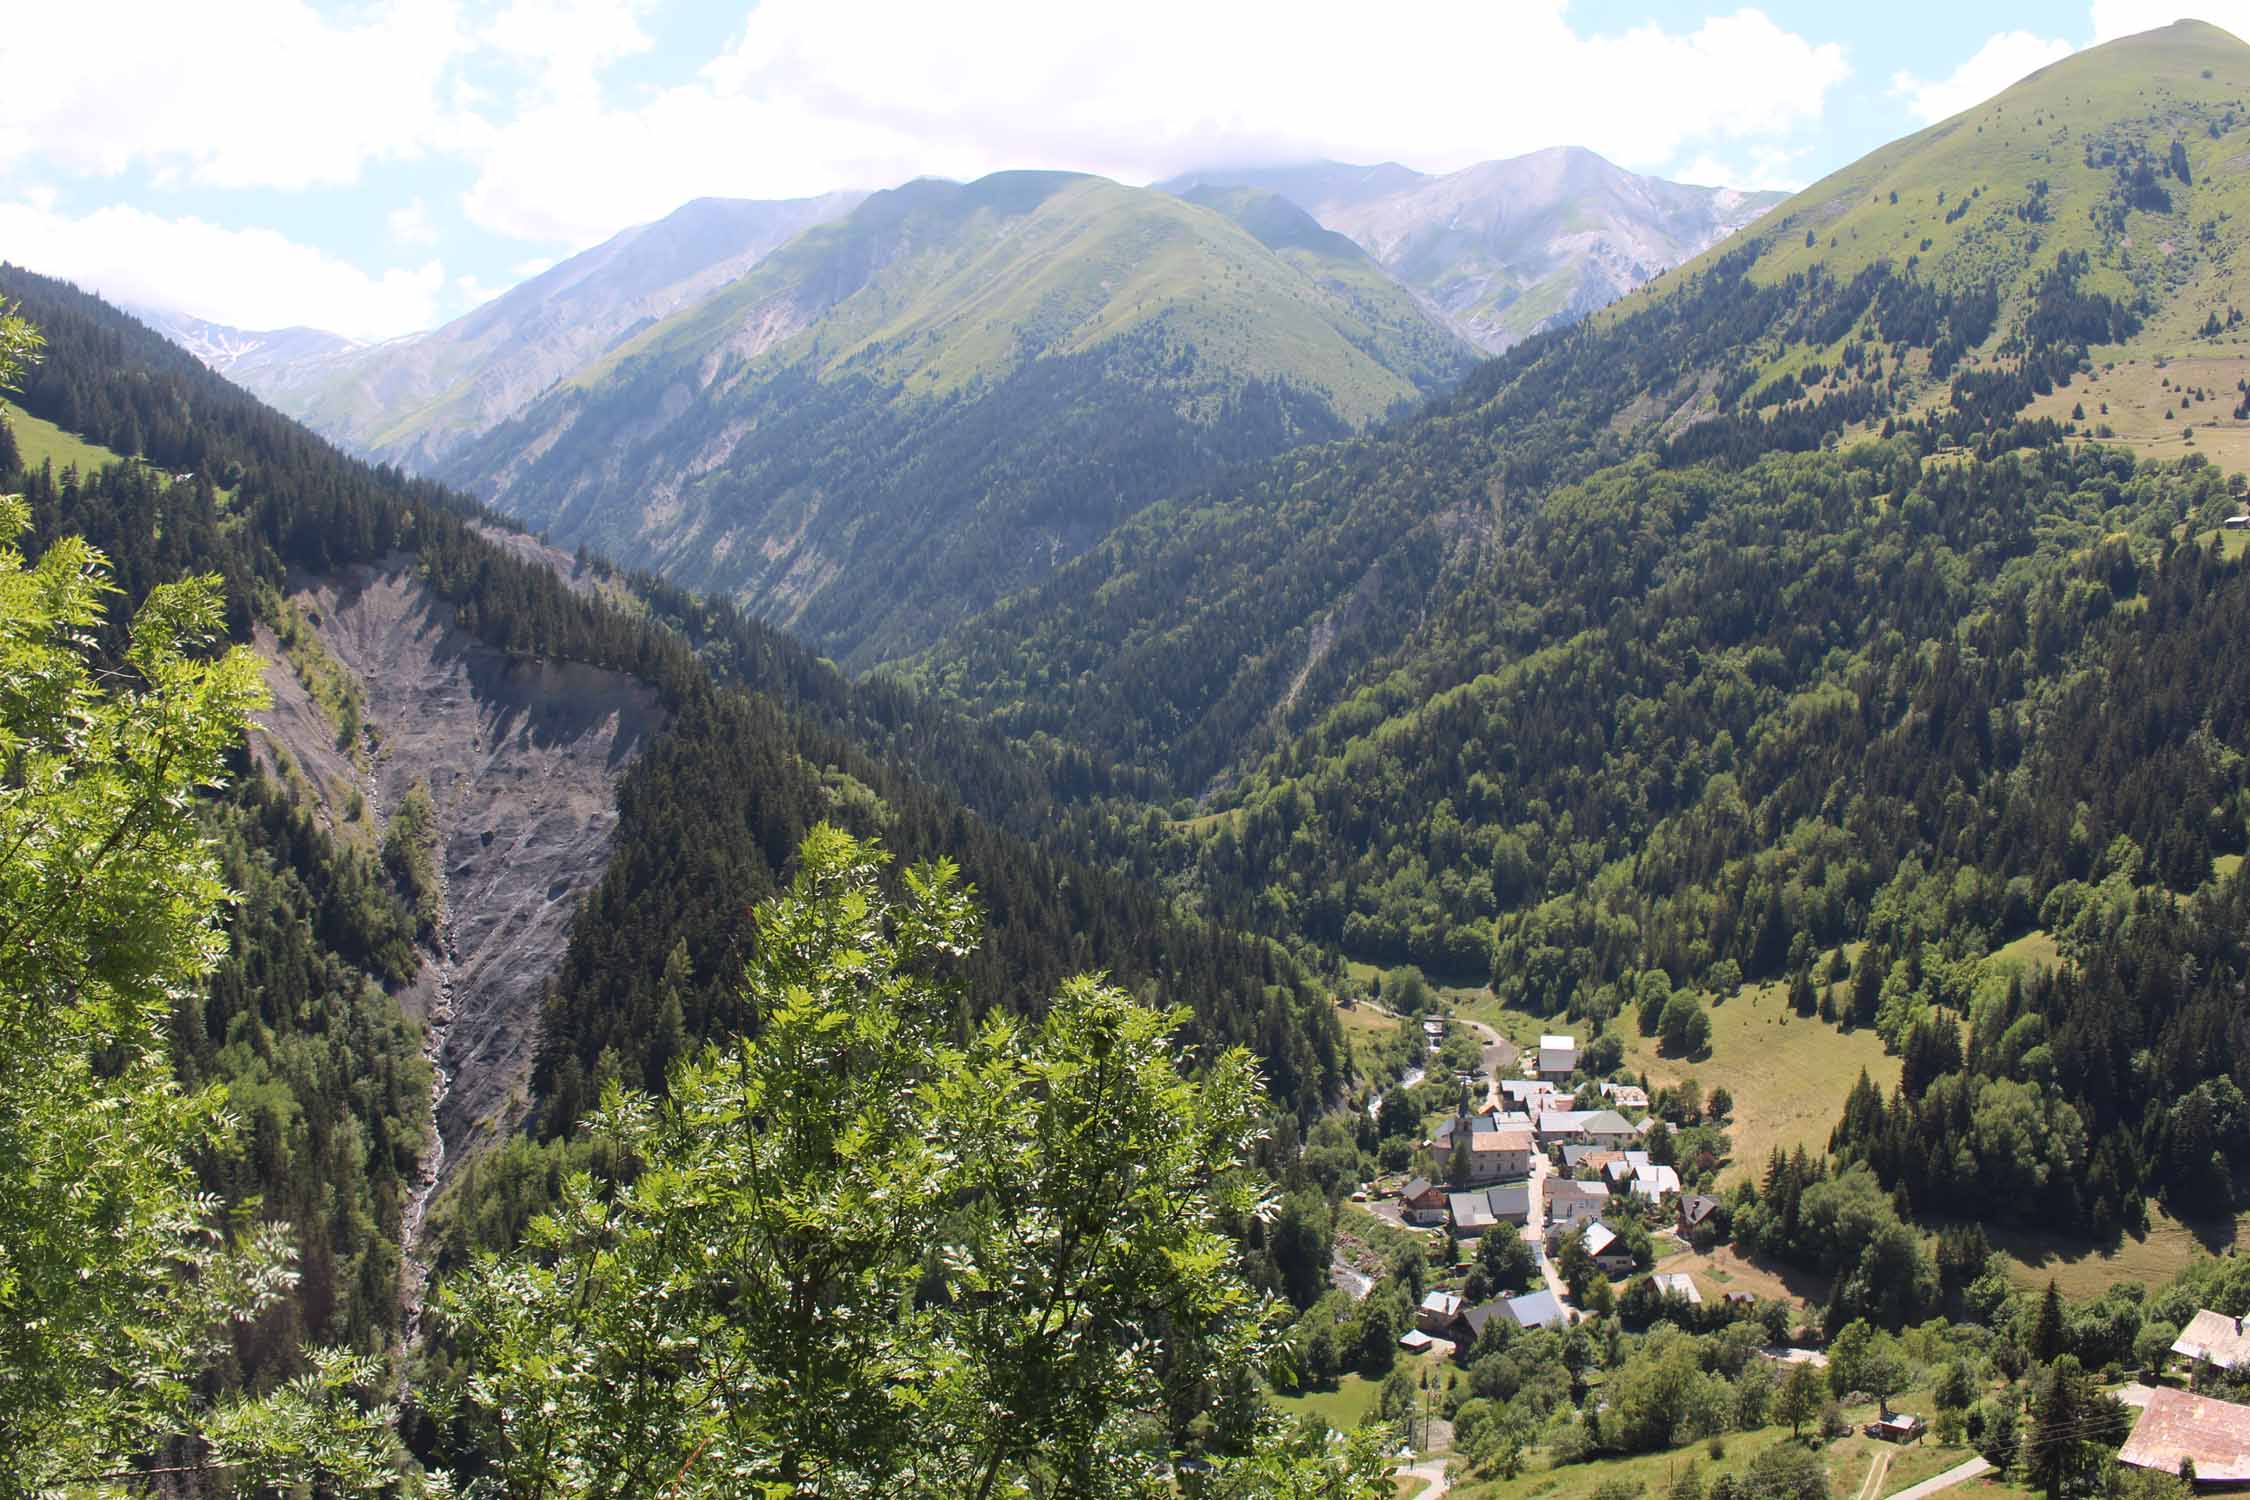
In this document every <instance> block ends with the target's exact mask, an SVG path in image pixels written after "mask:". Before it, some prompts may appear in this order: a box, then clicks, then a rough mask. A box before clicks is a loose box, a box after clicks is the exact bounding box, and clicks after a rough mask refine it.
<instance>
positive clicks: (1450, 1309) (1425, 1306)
mask: <svg viewBox="0 0 2250 1500" xmlns="http://www.w3.org/2000/svg"><path fill="white" fill-rule="evenodd" d="M1468 1305H1469V1304H1468V1303H1467V1302H1466V1301H1464V1300H1463V1299H1462V1298H1461V1297H1460V1295H1459V1294H1458V1293H1455V1292H1432V1293H1430V1294H1429V1295H1428V1296H1427V1297H1424V1298H1423V1299H1422V1305H1421V1306H1420V1307H1419V1308H1417V1309H1415V1312H1414V1326H1415V1327H1417V1328H1419V1329H1421V1330H1422V1331H1423V1332H1424V1333H1428V1334H1434V1335H1436V1336H1437V1337H1439V1338H1444V1337H1446V1336H1447V1330H1448V1329H1450V1328H1452V1327H1453V1325H1454V1323H1455V1321H1456V1320H1458V1319H1459V1318H1460V1316H1461V1310H1462V1309H1463V1308H1465V1307H1467V1306H1468Z"/></svg>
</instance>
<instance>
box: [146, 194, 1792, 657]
mask: <svg viewBox="0 0 2250 1500" xmlns="http://www.w3.org/2000/svg"><path fill="white" fill-rule="evenodd" d="M1771 196H1772V195H1748V196H1745V195H1742V194H1738V193H1731V192H1727V191H1724V190H1716V189H1700V188H1683V187H1680V186H1678V185H1676V184H1671V183H1665V182H1661V181H1658V180H1655V179H1651V178H1644V177H1636V176H1634V175H1633V174H1630V173H1626V172H1623V171H1621V170H1619V169H1617V168H1615V167H1613V166H1611V165H1610V164H1608V163H1606V162H1604V161H1602V160H1601V159H1600V158H1599V157H1596V156H1593V155H1592V154H1591V153H1587V152H1583V151H1554V152H1541V153H1537V154H1535V155H1533V156H1530V157H1524V158H1519V159H1517V160H1514V161H1507V162H1494V163H1488V164H1486V165H1484V166H1481V167H1476V168H1471V169H1469V170H1467V171H1465V172H1458V173H1453V174H1450V175H1448V176H1445V177H1425V176H1423V175H1422V174H1418V173H1413V172H1410V171H1408V170H1407V169H1405V168H1403V167H1396V166H1390V167H1380V168H1364V169H1363V168H1352V167H1344V166H1339V165H1334V164H1326V165H1320V166H1313V167H1305V168H1299V169H1292V170H1284V171H1280V172H1275V173H1267V174H1247V175H1245V174H1224V173H1206V174H1199V175H1198V176H1197V177H1195V178H1194V179H1192V180H1190V179H1183V180H1180V181H1178V182H1174V183H1170V184H1165V185H1163V187H1161V188H1159V189H1148V190H1142V189H1131V188H1124V187H1120V186H1118V185H1117V184H1114V183H1107V182H1101V181H1098V180H1096V179H1090V178H1073V177H1069V176H1067V175H1061V174H1026V173H1007V174H1000V175H999V176H997V177H994V178H988V179H986V180H984V181H982V182H980V183H974V184H968V185H960V184H950V183H938V182H919V183H914V184H910V185H908V186H907V187H904V188H900V189H894V190H892V191H891V192H888V193H883V194H877V195H875V196H874V197H873V198H871V199H862V198H861V197H860V196H859V195H852V194H834V195H830V196H828V197H825V198H818V199H805V200H797V201H794V202H788V203H752V202H730V201H720V200H701V201H698V202H696V203H692V204H690V205H688V206H687V207H685V208H683V209H681V210H680V211H679V212H677V213H675V214H673V215H671V216H669V217H668V218H666V219H664V220H661V221H658V222H657V223H655V224H651V225H645V226H641V227H639V228H637V229H633V230H629V231H627V232H626V233H624V234H622V235H619V236H618V237H616V238H615V239H613V240H611V241H609V242H608V243H606V244H604V245H602V246H599V247H597V248H596V249H594V250H591V251H588V252H586V253H585V254H583V255H580V256H577V257H574V258H572V259H571V260H569V261H566V262H564V263H563V264H561V265H558V266H556V267H554V268H552V269H550V270H549V271H547V272H545V273H543V274H541V275H540V276H537V277H535V278H533V279H532V280H530V281H528V282H526V283H524V284H523V285H522V286H519V287H517V288H515V289H513V290H512V291H510V292H508V293H507V294H505V295H504V296H502V297H500V298H498V299H496V300H495V301H494V302H492V303H491V304H489V305H487V306H486V307H483V308H480V309H478V310H477V311H475V312H473V313H471V314H469V315H467V316H466V317H464V318H461V319H458V320H456V321H455V322H453V323H451V324H448V325H446V326H445V327H444V328H441V329H438V330H436V331H434V332H431V333H428V334H420V335H415V336H412V337H409V338H405V339H398V340H393V341H390V342H387V343H383V344H379V345H373V346H359V345H353V344H351V343H349V342H348V341H344V340H335V339H328V338H325V337H323V336H319V335H313V334H309V333H305V332H303V331H292V332H291V333H289V334H286V335H262V334H245V333H240V332H237V331H234V330H226V329H221V328H218V327H216V326H214V325H210V324H204V323H198V322H195V321H194V320H189V319H180V318H169V317H166V318H159V319H157V325H158V326H159V327H163V328H166V329H167V330H169V331H171V332H172V333H173V334H174V336H175V337H176V338H180V339H181V340H183V341H184V342H186V343H187V344H188V346H189V347H190V348H192V349H195V350H197V351H198V352H200V353H204V354H207V355H208V356H209V357H210V358H211V359H212V360H213V361H214V362H215V367H218V368H224V369H225V370H226V371H227V372H228V373H229V374H230V375H231V376H232V377H233V378H236V379H239V380H241V381H242V382H243V383H244V384H246V385H248V386H249V387H250V388H251V389H253V390H255V391H257V392H259V393H260V394H261V395H263V396H265V397H266V398H267V399H269V400H272V401H274V402H275V403H276V404H277V405H279V406H280V407H281V408H282V409H284V410H285V411H288V412H290V413H292V414H293V415H296V416H299V417H301V418H303V419H304V420H306V421H308V422H310V423H311V424H312V425H313V426H315V427H316V428H318V429H319V430H321V431H323V432H324V433H326V434H328V435H329V436H331V437H333V438H335V439H336V440H338V441H339V442H342V443H344V444H345V445H346V446H347V447H350V448H352V449H354V450H356V451H359V452H362V453H365V454H367V455H369V456H371V457H375V458H379V459H382V460H385V461H388V462H395V463H399V464H402V465H404V466H406V467H408V468H411V469H413V470H416V471H417V472H421V473H426V474H430V475H433V476H436V477H440V478H443V479H445V480H447V481H448V482H451V483H455V484H459V485H461V486H463V487H465V488H469V489H472V490H474V491H475V492H477V493H479V494H481V495H483V496H484V497H486V498H487V499H488V500H489V501H490V502H491V503H493V504H494V505H496V506H498V507H499V508H500V509H502V510H504V511H506V512H508V513H509V514H512V515H515V516H517V517H519V518H521V519H524V520H526V521H528V522H530V523H531V524H533V525H536V526H539V527H541V528H543V529H545V530H547V531H548V532H549V533H550V534H551V535H552V536H553V537H554V538H555V539H556V540H557V541H558V542H561V543H563V544H565V545H572V546H575V545H593V546H597V547H600V548H602V549H604V550H606V551H608V552H609V553H611V554H612V555H614V556H616V557H617V558H619V559H620V560H621V561H625V562H629V563H633V564H636V565H645V566H650V567H656V568H660V569H664V570H666V571H667V572H669V573H671V574H672V575H673V576H675V577H678V578H679V579H680V580H681V581H683V582H687V583H690V584H692V585H694V586H697V587H702V588H708V589H714V590H719V591H724V592H728V593H730V594H733V595H734V596H736V597H738V598H740V599H741V600H743V602H745V603H746V604H747V605H749V606H750V607H752V608H753V609H755V610H757V611H759V612H760V613H762V614H764V615H765V616H766V617H768V618H770V619H773V620H776V621H779V622H782V623H784V624H787V625H789V626H791V627H792V628H794V629H797V630H799V631H800V632H802V633H804V634H805V635H807V636H808V637H809V638H811V639H812V640H814V641H815V642H817V643H818V644H819V645H820V646H821V647H822V648H823V649H826V650H830V651H832V652H834V653H836V654H837V655H838V656H839V658H840V659H843V660H845V661H847V662H849V663H852V664H854V665H858V666H866V665H870V664H873V663H875V662H878V661H882V660H888V659H894V658H897V657H900V656H903V655H906V654H910V653H912V652H914V651H917V650H920V649H922V648H924V647H926V646H928V645H930V644H932V643H933V642H934V641H935V640H936V639H937V638H938V636H939V635H940V634H942V632H943V631H944V630H945V629H946V628H948V627H949V626H950V625H952V624H954V623H957V622H958V621H960V620H961V619H963V618H965V617H966V616H967V615H968V614H971V613H974V612H975V611H977V610H979V609H982V608H984V607H986V606H988V605H990V604H992V603H994V602H996V601H997V600H998V599H999V598H1001V597H1003V596H1005V595H1007V594H1009V593H1011V592H1014V591H1015V590H1017V589H1019V588H1021V587H1023V586H1025V585H1027V584H1029V583H1032V582H1034V581H1036V580H1037V579H1038V578H1040V577H1041V576H1043V575H1044V573H1045V572H1046V571H1047V570H1048V569H1050V568H1051V567H1052V566H1054V565H1055V564H1056V563H1057V562H1059V561H1062V560H1066V559H1068V558H1069V557H1072V556H1075V555H1077V554H1078V553H1079V552H1081V551H1083V550H1084V549H1085V548H1086V547H1087V546H1089V545H1091V544H1092V543H1093V542H1094V541H1096V540H1098V539H1099V538H1100V537H1101V536H1103V535H1105V534H1107V532H1108V530H1109V529H1110V528H1111V527H1112V526H1114V525H1115V524H1116V523H1117V522H1118V521H1120V520H1122V519H1124V518H1125V517H1127V516H1129V515H1131V514H1132V513H1133V512H1134V511H1135V510H1136V509H1138V508H1139V507H1140V506H1141V505H1143V504H1146V503H1148V502H1149V501H1150V500H1153V499H1156V498H1158V497H1159V496H1161V495H1163V494H1168V493H1177V492H1179V491H1181V490H1183V489H1190V488H1194V487H1195V486H1197V485H1199V484H1201V483H1203V482H1205V481H1206V480H1208V479H1209V478H1211V477H1213V476H1214V475H1215V474H1216V473H1217V472H1218V471H1219V469H1220V468H1221V467H1223V466H1224V465H1226V464H1228V463H1233V462H1237V461H1241V460H1244V459H1255V458H1261V457H1265V456H1268V455H1270V454H1272V453H1276V452H1279V451H1282V450H1283V449H1285V448H1288V447H1291V446H1294V445H1296V444H1299V443H1302V442H1306V441H1312V440H1317V439H1322V438H1329V437H1337V436H1342V435H1344V434H1345V433H1348V432H1351V431H1355V430H1361V429H1364V428H1366V427H1367V426H1368V425H1370V424H1371V423H1373V422H1376V421H1378V420H1380V419H1382V418H1384V417H1386V416H1388V415H1391V414H1393V413H1395V412H1398V411H1401V410H1404V409H1406V408H1407V407H1409V406H1411V405H1413V404H1414V403H1416V402H1418V401H1419V400H1421V399H1423V398H1425V397H1427V396H1429V395H1431V394H1434V393H1436V392H1437V391H1439V390H1442V389H1443V388H1445V387H1446V386H1447V385H1448V384H1449V383H1450V382H1451V381H1453V380H1454V379H1456V378H1458V377H1459V375H1460V374H1462V373H1463V372H1464V371H1465V370H1466V369H1467V368H1468V366H1469V364H1470V362H1471V359H1472V357H1473V355H1474V353H1475V352H1476V351H1477V350H1478V349H1479V348H1482V349H1486V350H1489V349H1495V348H1502V347H1505V346H1506V345H1507V344H1508V343H1509V342H1511V341H1512V340H1514V339H1515V338H1518V337H1520V336H1521V335H1522V333H1523V332H1525V331H1529V330H1531V329H1534V328H1537V327H1544V326H1551V325H1557V324H1560V323H1564V322H1567V321H1569V320H1570V319H1573V318H1575V317H1578V316H1582V315H1583V314H1584V313H1585V312H1587V311H1589V310H1591V309H1593V308H1595V307H1598V306H1600V305H1602V304H1603V303H1604V302H1606V301H1607V300H1609V299H1610V298H1613V297H1615V296H1616V295H1619V294H1620V293H1622V292H1623V291H1625V290H1629V289H1630V288H1631V287H1633V286H1635V285H1638V284H1639V283H1640V282H1641V281H1643V280H1645V279H1647V277H1648V276H1650V275H1653V274H1655V272H1656V271H1658V270H1660V269H1661V268H1662V267H1663V266H1664V265H1667V264H1670V263H1672V262H1674V261H1677V260H1679V259H1682V258H1685V257H1686V256H1689V255H1692V254H1693V253H1695V252H1696V251H1697V250H1699V249H1701V248H1702V247H1703V246H1704V245H1706V244H1708V243H1710V242H1711V241H1712V240H1713V239H1715V238H1716V237H1718V236H1719V235H1721V234H1723V233H1724V232H1725V231H1726V229H1727V228H1728V227H1730V226H1731V224H1732V223H1733V222H1734V221H1735V220H1736V219H1738V218H1739V217H1740V216H1742V215H1743V214H1745V213H1747V212H1751V211H1754V210H1755V209H1756V208H1757V207H1759V206H1761V205H1762V204H1763V203H1764V202H1765V201H1767V199H1768V198H1770V197H1771ZM1033 297H1036V298H1037V299H1039V300H1038V301H1037V302H1036V303H1034V302H1033V301H1031V300H1029V299H1030V298H1033ZM722 361H738V362H739V363H740V366H741V368H740V369H739V370H736V369H733V368H731V367H730V368H724V369H722V367H721V362H722ZM216 362H223V363H216ZM1003 411H1004V412H1007V413H1009V414H1010V416H1009V418H1008V419H1007V421H1006V422H1005V423H1002V424H1000V425H999V426H996V418H995V415H994V414H995V413H999V412H1003ZM1035 412H1036V413H1043V415H1040V416H1031V415H1029V414H1031V413H1035ZM1128 413H1132V414H1131V415H1128ZM1019 422H1020V423H1021V425H1020V426H1018V425H1017V424H1018V423H1019ZM1000 426H1006V427H1008V428H1011V429H1013V430H1010V431H1006V432H1003V431H1001V430H1000ZM846 432H849V433H851V434H853V437H852V439H851V441H850V443H849V444H848V447H849V448H850V450H851V456H850V457H849V458H846V457H844V456H842V455H843V454H844V448H843V447H840V446H838V443H837V434H841V433H846ZM1031 450H1040V451H1041V452H1042V453H1043V455H1044V456H1043V458H1042V460H1041V462H1040V463H1039V464H1038V466H1037V467H1036V469H1035V470H1033V471H1029V472H1023V473H1018V474H1013V475H1011V474H1006V473H1003V472H1002V470H1004V469H1005V468H1006V467H1007V466H1008V465H1009V464H1010V463H1011V462H1012V461H1013V459H1012V455H1016V454H1021V453H1025V452H1028V451H1031ZM939 451H943V452H944V453H945V454H946V459H945V462H944V464H943V466H942V468H941V469H939V470H936V471H933V470H931V469H929V468H928V467H927V466H926V465H925V464H924V463H923V462H922V456H923V455H925V454H930V453H935V452H939ZM874 454H881V455H882V457H881V458H880V460H879V461H870V459H871V456H872V455H874ZM589 456H590V458H589ZM932 537H937V538H941V539H942V540H941V541H940V542H939V544H938V545H937V546H936V547H935V548H934V549H932V548H929V547H927V546H925V545H923V542H924V541H925V540H926V539H929V538H932ZM909 538H914V539H917V540H915V541H914V542H913V543H912V544H911V545H909V541H908V539H909ZM933 551H934V555H926V554H930V553H932V552H933ZM878 580H880V583H881V589H880V590H879V591H878V590H877V589H876V588H875V587H874V586H875V584H876V582H877V581H878Z"/></svg>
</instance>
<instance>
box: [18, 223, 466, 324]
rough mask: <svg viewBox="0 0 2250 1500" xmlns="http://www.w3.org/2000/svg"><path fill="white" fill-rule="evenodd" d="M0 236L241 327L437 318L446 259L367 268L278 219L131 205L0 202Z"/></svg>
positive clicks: (32, 256)
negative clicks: (76, 214)
mask: <svg viewBox="0 0 2250 1500" xmlns="http://www.w3.org/2000/svg"><path fill="white" fill-rule="evenodd" d="M0 245H5V246H6V247H7V256H8V259H10V260H12V261H15V262H16V263H17V264H19V265H23V266H28V267H30V268H31V269H32V270H35V271H42V272H45V273H47V274H48V275H52V276H61V277H64V278H67V279H68V280H71V281H75V282H77V283H78V284H79V285H80V286H83V287H87V288H89V289H91V290H94V291H98V292H100V293H101V294H102V295H104V296H106V297H109V298H110V299H112V300H113V301H127V302H138V303H144V304H147V305H151V306H156V307H163V308H167V309H172V310H175V311H180V312H187V313H192V314H194V315H196V316H197V317H203V318H209V319H211V320H212V321H213V322H218V323H228V324H232V325H234V326H235V327H237V328H249V329H269V328H286V327H290V326H293V325H296V324H307V325H310V326H314V327H320V328H327V329H330V330H332V331H333V332H336V333H342V334H349V335H352V336H354V337H360V338H386V337H389V336H391V335H394V334H400V333H408V332H411V331H413V330H415V329H418V328H427V327H429V326H430V325H431V324H432V323H434V322H435V321H436V319H437V315H438V312H439V299H440V296H441V294H442V292H443V291H444V289H445V270H444V267H442V266H441V265H439V264H438V262H436V261H434V260H432V261H427V262H425V263H424V264H422V265H420V266H416V267H412V268H395V269H392V270H387V271H384V272H382V273H380V274H374V275H371V274H369V273H368V272H366V271H364V270H362V269H360V268H359V267H357V266H354V265H350V264H347V263H346V262H344V261H341V260H338V259H336V258H335V257H334V256H331V255H329V254H326V253H325V252H323V251H320V250H316V249H314V248H313V247H311V246H309V245H301V244H298V243H297V242H295V241H294V240H290V239H288V238H286V237H284V236H282V235H279V234H276V233H274V232H273V231H272V230H270V229H223V228H220V227H219V226H217V225H214V224H207V223H204V222H203V221H201V220H199V219H193V218H181V219H168V218H163V217H160V216H158V215H155V214H151V213H147V212H145V211H143V210H141V209H138V208H133V207H128V206H124V205H116V206H112V207H109V208H103V209H97V210H96V211H94V212H93V213H90V214H87V215H85V216H83V217H81V218H71V217H69V216H67V215H61V214H56V213H53V212H51V211H48V210H44V209H41V208H39V207H37V206H36V205H33V204H29V203H0ZM183 288H192V292H188V293H183V290H182V289H183Z"/></svg>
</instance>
